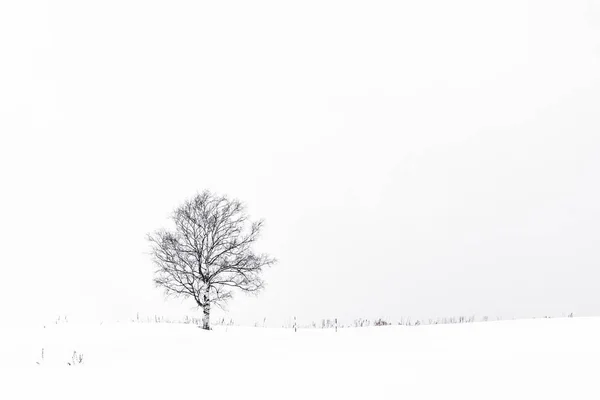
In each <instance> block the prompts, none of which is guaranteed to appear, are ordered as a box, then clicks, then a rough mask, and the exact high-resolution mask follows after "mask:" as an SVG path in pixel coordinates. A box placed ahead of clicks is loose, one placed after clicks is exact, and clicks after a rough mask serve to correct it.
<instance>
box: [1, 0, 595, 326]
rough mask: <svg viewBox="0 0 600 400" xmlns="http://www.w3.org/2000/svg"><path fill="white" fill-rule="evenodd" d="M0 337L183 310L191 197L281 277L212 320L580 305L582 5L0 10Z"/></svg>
mask: <svg viewBox="0 0 600 400" xmlns="http://www.w3.org/2000/svg"><path fill="white" fill-rule="evenodd" d="M0 135H1V136H0V177H1V180H0V185H1V186H0V190H1V196H0V243H1V244H0V266H1V268H2V275H1V279H0V304H2V306H1V310H2V314H3V318H2V319H4V320H5V321H12V320H14V319H15V318H21V319H27V320H29V321H32V320H37V318H49V317H54V316H56V315H58V314H69V315H72V316H83V315H85V316H87V317H90V318H95V319H107V318H115V319H118V318H121V319H126V318H132V317H134V316H135V313H136V312H138V311H139V312H140V313H141V314H143V315H144V314H151V315H152V314H155V313H156V314H163V315H179V314H184V313H190V307H192V306H193V304H192V303H191V302H184V303H181V302H180V301H165V300H164V298H163V295H162V292H161V291H160V290H158V289H155V288H154V287H153V284H152V269H153V266H152V264H151V262H150V259H149V257H148V255H147V254H146V252H147V251H148V246H147V243H146V241H145V235H146V233H148V232H150V231H153V230H155V229H157V228H160V227H162V226H166V225H167V224H168V221H167V216H168V215H169V213H170V212H171V210H172V209H173V208H174V207H175V206H177V205H178V204H179V203H180V202H181V201H182V200H184V199H185V198H187V197H189V196H191V195H193V194H194V193H196V192H197V191H199V190H202V189H211V190H214V191H216V192H219V193H225V194H229V195H230V196H234V197H237V198H239V199H241V200H243V201H245V202H246V203H247V204H248V206H249V211H250V213H251V215H253V216H255V217H257V218H258V217H262V218H265V219H266V222H267V225H266V229H265V231H264V236H263V240H262V242H261V245H260V248H261V249H262V250H265V251H268V252H270V253H271V254H273V255H274V256H276V257H277V258H278V259H279V260H280V263H279V265H277V266H276V267H275V268H273V269H272V270H271V271H269V273H268V274H267V276H266V279H267V283H268V287H267V290H266V291H265V292H264V293H262V294H261V295H260V296H259V297H258V298H252V297H246V296H244V295H239V296H238V297H236V299H235V300H234V301H233V302H231V304H230V306H229V311H230V313H229V317H231V318H234V319H235V320H236V321H238V322H240V323H249V324H250V323H253V322H254V321H259V320H260V321H262V319H263V318H264V317H266V318H267V320H268V322H272V324H274V325H277V324H280V323H281V322H282V321H284V320H286V319H289V318H290V317H291V316H294V315H297V316H298V318H299V319H300V321H302V322H306V323H308V322H310V321H312V320H315V321H316V320H318V319H320V318H327V317H329V318H333V317H339V318H342V319H346V320H352V319H354V318H359V317H366V318H374V317H379V316H382V317H387V318H390V319H398V318H400V317H401V316H413V317H418V318H422V317H435V316H452V315H465V314H476V315H479V316H482V315H490V316H503V317H513V316H516V317H519V316H541V315H561V314H563V313H570V312H574V313H575V314H579V315H583V314H587V315H599V314H600V295H599V294H598V293H600V290H599V289H600V268H599V267H600V253H599V251H598V244H599V243H600V231H599V229H600V228H599V227H600V211H599V210H600V209H599V206H598V204H600V186H599V185H598V181H599V178H598V175H599V173H600V158H599V155H600V1H599V0H587V1H584V0H570V1H548V0H544V1H542V0H539V1H524V0H518V1H516V0H515V1H501V2H500V1H480V0H477V1H475V0H473V1H465V0H457V1H452V2H449V1H442V0H439V1H434V0H426V1H418V2H417V1H389V2H384V1H373V0H369V1H347V0H346V1H329V0H327V1H326V0H319V1H306V0H305V1H301V2H283V1H263V0H259V1H252V2H250V1H210V2H207V1H197V0H194V1H191V0H190V1H181V0H169V1H147V0H146V1H134V0H118V1H117V0H104V1H97V2H91V1H86V2H82V1H75V0H73V1H64V0H53V1H21V0H19V1H17V0H8V1H2V2H1V3H0Z"/></svg>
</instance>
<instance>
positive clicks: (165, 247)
mask: <svg viewBox="0 0 600 400" xmlns="http://www.w3.org/2000/svg"><path fill="white" fill-rule="evenodd" d="M172 220H173V222H174V223H175V230H174V231H167V230H159V231H156V232H155V233H153V234H149V235H148V240H149V241H150V244H151V247H152V253H151V254H152V258H153V261H154V264H155V266H156V270H155V278H154V282H155V283H156V285H157V286H159V287H162V288H163V289H164V290H165V292H166V294H167V295H171V296H184V297H191V298H193V299H194V301H195V302H196V304H197V305H198V307H200V308H202V309H203V311H204V315H203V318H202V327H203V328H204V329H210V326H209V322H210V310H211V306H212V305H213V304H214V305H217V306H222V305H223V304H224V303H225V302H227V300H229V299H230V298H231V297H232V291H233V290H234V289H239V290H241V291H243V292H256V291H258V290H260V289H262V288H263V286H264V283H263V280H262V279H261V276H260V275H261V272H262V271H263V269H264V268H265V267H268V266H271V265H273V264H275V262H276V260H275V259H274V258H272V257H270V256H268V255H267V254H256V253H254V252H253V250H252V246H253V245H254V243H255V242H256V240H257V239H258V237H259V233H260V230H261V228H262V226H263V221H254V222H252V221H250V219H249V217H248V215H247V214H246V209H245V206H244V205H243V204H242V203H240V202H239V201H237V200H230V199H228V198H227V197H226V196H217V195H215V194H213V193H211V192H209V191H204V192H202V193H200V194H198V195H196V196H195V197H194V198H192V199H190V200H188V201H186V202H184V203H183V204H182V205H181V206H180V207H178V208H177V209H176V210H175V211H174V212H173V215H172Z"/></svg>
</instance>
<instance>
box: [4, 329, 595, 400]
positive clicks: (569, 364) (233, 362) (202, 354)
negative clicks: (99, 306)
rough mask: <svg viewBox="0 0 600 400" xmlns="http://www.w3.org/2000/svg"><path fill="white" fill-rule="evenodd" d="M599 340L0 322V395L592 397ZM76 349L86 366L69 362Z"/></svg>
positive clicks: (480, 332)
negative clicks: (12, 324)
mask: <svg viewBox="0 0 600 400" xmlns="http://www.w3.org/2000/svg"><path fill="white" fill-rule="evenodd" d="M599 337H600V318H560V319H534V320H515V321H500V322H481V323H471V324H453V325H430V326H397V325H395V326H385V327H368V328H343V329H339V331H338V332H335V331H334V330H333V329H300V330H299V331H298V332H296V333H295V332H294V331H293V330H292V329H272V328H245V327H223V326H219V327H215V329H214V330H213V331H210V332H207V331H203V330H201V329H199V328H197V327H196V326H194V325H187V324H160V323H159V324H156V323H133V322H131V323H113V324H107V323H103V324H100V323H97V324H76V323H71V322H69V323H60V324H51V325H46V326H45V327H37V328H21V327H10V328H1V329H0V374H1V375H0V377H1V378H0V380H1V381H2V383H1V385H0V399H21V398H23V399H25V398H29V399H34V398H35V399H41V398H51V399H54V398H60V399H75V398H77V399H81V398H84V399H108V398H117V399H118V398H140V399H163V398H174V397H177V398H184V397H185V398H194V399H202V398H220V399H221V398H226V399H227V398H257V399H258V398H260V399H312V398H319V399H321V398H328V399H338V398H345V399H346V398H365V399H367V398H394V399H396V398H406V399H454V398H456V399H534V398H543V399H566V398H577V399H597V398H600V397H599V395H600V385H598V384H597V376H598V372H600V371H599V370H600V363H599V360H600V357H599V356H600V341H599V340H598V338H599ZM42 348H43V349H44V358H43V360H42V359H41V350H42ZM74 351H76V352H77V353H78V354H83V362H82V363H81V364H77V363H76V364H75V365H73V366H69V365H68V364H67V363H68V362H72V356H73V352H74ZM38 363H39V364H38ZM180 396H181V397H180Z"/></svg>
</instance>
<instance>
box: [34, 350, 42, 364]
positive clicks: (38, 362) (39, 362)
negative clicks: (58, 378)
mask: <svg viewBox="0 0 600 400" xmlns="http://www.w3.org/2000/svg"><path fill="white" fill-rule="evenodd" d="M43 362H44V348H43V347H42V358H41V359H40V361H36V362H35V363H36V364H37V365H42V363H43Z"/></svg>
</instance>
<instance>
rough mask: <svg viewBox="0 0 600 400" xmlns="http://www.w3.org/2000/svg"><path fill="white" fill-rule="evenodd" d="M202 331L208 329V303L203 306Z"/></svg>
mask: <svg viewBox="0 0 600 400" xmlns="http://www.w3.org/2000/svg"><path fill="white" fill-rule="evenodd" d="M202 329H206V330H209V329H210V303H207V304H206V305H205V306H204V315H203V316H202Z"/></svg>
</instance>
